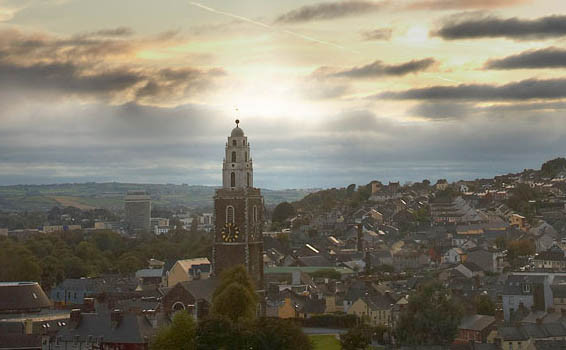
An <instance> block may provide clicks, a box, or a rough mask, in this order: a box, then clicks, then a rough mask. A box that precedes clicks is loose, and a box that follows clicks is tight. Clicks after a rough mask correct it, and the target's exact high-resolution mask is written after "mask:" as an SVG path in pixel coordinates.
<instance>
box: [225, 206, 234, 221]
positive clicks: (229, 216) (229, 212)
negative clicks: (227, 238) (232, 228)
mask: <svg viewBox="0 0 566 350" xmlns="http://www.w3.org/2000/svg"><path fill="white" fill-rule="evenodd" d="M226 223H227V224H229V223H232V224H233V223H234V207H233V206H231V205H229V206H227V207H226Z"/></svg>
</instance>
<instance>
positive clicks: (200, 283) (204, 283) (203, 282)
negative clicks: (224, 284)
mask: <svg viewBox="0 0 566 350" xmlns="http://www.w3.org/2000/svg"><path fill="white" fill-rule="evenodd" d="M180 284H181V286H182V287H183V288H185V290H187V291H188V292H189V293H191V295H192V296H193V297H194V298H195V299H197V300H198V299H203V300H206V301H208V302H209V303H212V294H213V293H214V290H215V289H216V287H217V286H218V284H219V280H218V279H216V278H214V277H211V278H206V279H200V280H192V281H184V282H180Z"/></svg>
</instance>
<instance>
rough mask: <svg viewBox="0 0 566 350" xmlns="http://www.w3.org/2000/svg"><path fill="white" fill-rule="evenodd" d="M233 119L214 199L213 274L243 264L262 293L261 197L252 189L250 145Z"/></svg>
mask: <svg viewBox="0 0 566 350" xmlns="http://www.w3.org/2000/svg"><path fill="white" fill-rule="evenodd" d="M239 123H240V121H239V120H236V127H235V128H234V129H232V133H231V134H230V136H229V137H228V142H227V143H226V149H225V150H226V152H225V156H224V163H223V165H222V188H220V189H218V190H216V194H215V196H214V214H215V230H214V231H215V232H214V245H213V248H212V265H213V270H214V274H215V275H217V276H219V275H220V274H221V273H222V271H223V270H225V269H227V268H230V267H233V266H234V265H238V264H242V265H244V266H245V267H246V269H247V270H248V273H249V274H250V276H251V277H252V279H253V280H254V282H255V283H256V288H257V289H258V290H263V235H262V232H263V197H262V195H261V192H260V190H259V189H258V188H255V187H253V165H252V157H251V155H250V145H249V143H248V138H247V137H246V136H245V135H244V131H243V130H242V129H241V128H240V126H239Z"/></svg>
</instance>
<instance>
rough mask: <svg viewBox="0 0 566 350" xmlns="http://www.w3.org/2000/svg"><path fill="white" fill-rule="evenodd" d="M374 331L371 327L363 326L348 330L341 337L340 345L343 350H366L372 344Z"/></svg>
mask: <svg viewBox="0 0 566 350" xmlns="http://www.w3.org/2000/svg"><path fill="white" fill-rule="evenodd" d="M371 336H372V329H371V327H370V326H368V325H365V324H361V325H359V326H356V327H353V328H350V329H348V331H347V332H346V333H344V334H341V335H340V344H341V345H342V349H343V350H364V349H367V347H368V346H369V344H371Z"/></svg>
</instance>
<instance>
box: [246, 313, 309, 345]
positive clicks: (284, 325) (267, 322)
mask: <svg viewBox="0 0 566 350" xmlns="http://www.w3.org/2000/svg"><path fill="white" fill-rule="evenodd" d="M253 335H254V338H255V342H254V343H255V345H256V347H255V349H258V350H264V349H265V350H287V349H293V350H311V349H312V348H313V346H312V344H311V341H310V339H309V337H308V336H307V335H306V334H305V333H303V331H302V330H301V328H300V327H299V326H297V324H295V323H293V322H291V321H289V320H284V319H278V318H262V319H258V320H257V321H256V322H255V325H254V327H253Z"/></svg>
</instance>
